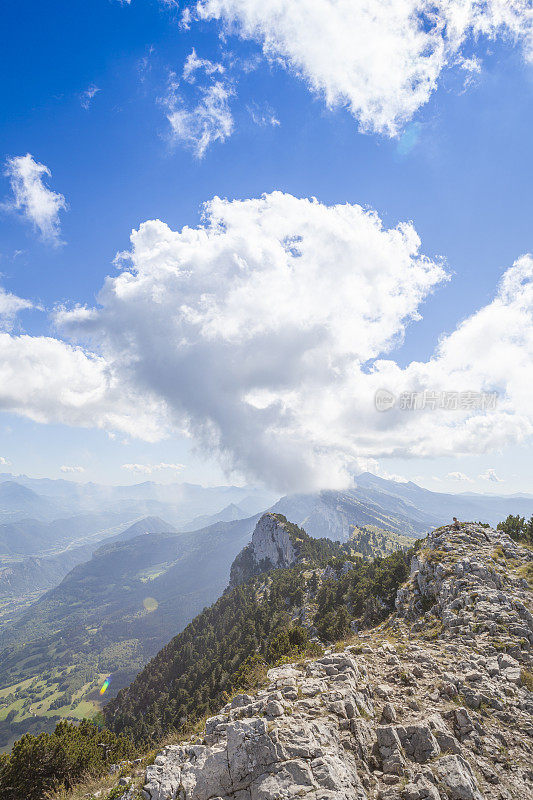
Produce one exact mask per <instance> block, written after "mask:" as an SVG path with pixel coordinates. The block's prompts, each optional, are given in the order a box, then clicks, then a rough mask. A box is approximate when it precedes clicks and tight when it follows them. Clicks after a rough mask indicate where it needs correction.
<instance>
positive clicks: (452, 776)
mask: <svg viewBox="0 0 533 800" xmlns="http://www.w3.org/2000/svg"><path fill="white" fill-rule="evenodd" d="M436 769H437V772H438V774H439V777H440V779H441V780H442V782H443V783H444V785H445V786H446V789H447V791H448V796H449V797H450V800H484V799H483V795H482V794H481V792H480V791H479V787H478V785H477V782H476V779H475V777H474V773H473V772H472V769H471V767H470V764H469V763H468V761H466V760H465V759H464V758H462V756H459V755H452V756H444V757H443V758H441V759H440V760H439V761H438V762H437V764H436Z"/></svg>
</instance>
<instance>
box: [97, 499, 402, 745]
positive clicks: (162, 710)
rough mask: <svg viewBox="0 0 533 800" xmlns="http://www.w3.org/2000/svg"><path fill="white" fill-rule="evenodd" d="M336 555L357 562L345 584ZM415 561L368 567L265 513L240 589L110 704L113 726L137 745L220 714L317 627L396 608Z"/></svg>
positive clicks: (244, 556)
mask: <svg viewBox="0 0 533 800" xmlns="http://www.w3.org/2000/svg"><path fill="white" fill-rule="evenodd" d="M332 557H333V558H336V559H338V560H339V561H340V562H341V563H342V564H348V565H349V569H347V570H341V577H340V578H338V579H337V575H336V573H335V571H333V573H332V572H331V567H328V569H327V570H326V569H325V567H326V565H327V564H328V562H329V561H330V560H331V559H332ZM408 563H409V557H408V556H407V555H406V554H405V553H402V552H397V553H395V554H393V555H391V556H389V557H388V558H385V559H376V560H375V561H373V562H371V563H366V562H362V560H361V559H360V558H358V557H357V556H354V555H352V553H351V549H350V546H349V545H341V544H338V543H335V542H331V541H327V540H326V541H320V540H318V541H317V540H315V539H313V538H312V537H309V536H307V534H306V533H305V532H304V531H302V530H300V529H298V528H297V526H295V525H292V523H288V522H287V520H285V518H284V517H281V516H277V515H273V514H265V515H263V516H262V517H261V519H260V520H259V521H258V523H257V526H256V528H255V531H254V535H253V538H252V542H251V545H248V546H247V547H246V548H245V549H244V550H243V551H242V552H241V553H240V554H239V556H238V557H237V559H236V560H235V562H234V563H233V566H232V569H231V574H232V581H233V582H234V583H235V584H237V585H235V586H234V587H233V588H231V587H230V589H229V590H228V591H227V592H225V593H224V594H223V595H222V597H221V598H220V599H219V600H218V601H217V602H216V603H215V604H214V605H213V606H212V607H211V608H208V609H206V610H205V611H203V612H202V613H201V614H200V615H199V616H198V617H196V619H194V620H193V621H192V622H191V623H190V624H189V625H188V626H187V627H186V628H185V630H184V631H183V632H182V633H181V634H179V635H178V636H176V637H175V638H174V639H173V640H172V641H171V642H170V643H169V644H168V645H167V646H166V647H164V648H163V650H161V651H160V653H158V655H157V656H156V657H155V658H154V659H153V660H152V661H151V662H150V663H149V664H148V665H147V666H146V667H145V668H144V669H143V671H142V672H141V673H140V674H139V675H138V676H137V678H136V679H135V681H134V682H133V683H132V685H131V686H130V687H129V688H128V689H124V690H122V691H121V692H119V694H118V696H117V697H116V698H115V699H114V700H112V701H111V702H110V703H109V704H108V706H106V708H105V715H106V720H107V723H108V725H109V727H111V729H112V730H113V731H115V732H117V733H126V734H128V735H130V736H133V737H134V738H135V739H136V740H137V741H150V740H153V739H157V738H159V737H161V736H162V735H163V734H164V733H165V732H168V731H169V730H172V729H179V728H183V727H187V725H188V724H190V723H192V722H194V721H195V720H196V719H198V717H199V716H201V715H202V714H203V713H205V712H207V711H209V710H214V709H215V708H216V706H217V704H218V703H220V701H221V699H222V698H223V696H224V693H225V692H227V691H231V689H232V688H235V687H236V686H242V683H243V681H244V682H247V681H252V682H253V680H254V676H255V675H256V673H257V670H258V669H259V671H260V665H261V664H263V665H264V663H265V662H266V661H268V660H271V659H273V660H274V661H275V660H276V659H277V658H279V656H280V655H284V654H285V653H286V652H288V651H290V649H291V646H292V645H294V646H296V647H308V646H309V644H310V639H309V637H310V635H312V634H313V633H316V630H315V627H314V625H316V626H317V630H319V632H320V633H321V635H322V636H326V637H327V636H335V635H336V634H337V633H341V634H342V633H343V632H344V633H346V632H347V631H348V630H349V621H350V612H349V611H348V608H350V611H351V614H352V615H353V616H354V617H357V618H358V619H360V620H361V624H365V623H367V622H369V621H370V620H371V619H374V620H375V619H379V618H380V617H383V616H384V615H385V614H386V613H387V612H388V611H390V610H392V608H393V603H394V598H395V595H396V589H397V588H398V586H399V585H400V583H401V582H402V580H404V579H405V577H406V575H407V567H408ZM242 581H246V582H244V583H243V582H242ZM378 598H379V599H378Z"/></svg>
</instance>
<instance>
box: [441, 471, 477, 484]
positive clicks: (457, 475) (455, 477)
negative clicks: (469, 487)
mask: <svg viewBox="0 0 533 800" xmlns="http://www.w3.org/2000/svg"><path fill="white" fill-rule="evenodd" d="M445 477H446V478H448V480H450V481H462V482H463V483H474V481H473V480H472V478H469V477H468V475H465V474H464V472H448V474H447V475H446V476H445Z"/></svg>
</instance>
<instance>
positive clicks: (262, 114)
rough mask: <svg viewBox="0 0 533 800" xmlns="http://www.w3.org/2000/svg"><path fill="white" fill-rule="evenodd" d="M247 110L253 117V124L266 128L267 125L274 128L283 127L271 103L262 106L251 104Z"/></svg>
mask: <svg viewBox="0 0 533 800" xmlns="http://www.w3.org/2000/svg"><path fill="white" fill-rule="evenodd" d="M246 110H247V111H248V113H249V115H250V116H251V118H252V122H254V123H255V124H256V125H259V126H260V127H263V128H264V127H266V126H267V125H272V127H274V128H277V127H278V126H279V125H281V123H280V121H279V119H278V118H277V117H276V112H275V111H274V109H273V108H272V106H271V105H270V104H269V103H264V105H262V106H260V105H258V104H257V103H251V104H250V105H248V106H246Z"/></svg>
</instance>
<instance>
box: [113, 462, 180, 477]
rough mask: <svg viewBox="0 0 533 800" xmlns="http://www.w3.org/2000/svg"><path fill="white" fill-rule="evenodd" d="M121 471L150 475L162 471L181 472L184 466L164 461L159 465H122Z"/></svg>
mask: <svg viewBox="0 0 533 800" xmlns="http://www.w3.org/2000/svg"><path fill="white" fill-rule="evenodd" d="M122 469H126V470H128V472H135V473H143V474H144V475H152V474H153V473H154V472H163V471H164V470H172V471H174V472H181V470H182V469H185V464H167V463H166V462H164V461H162V462H161V463H160V464H123V465H122Z"/></svg>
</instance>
